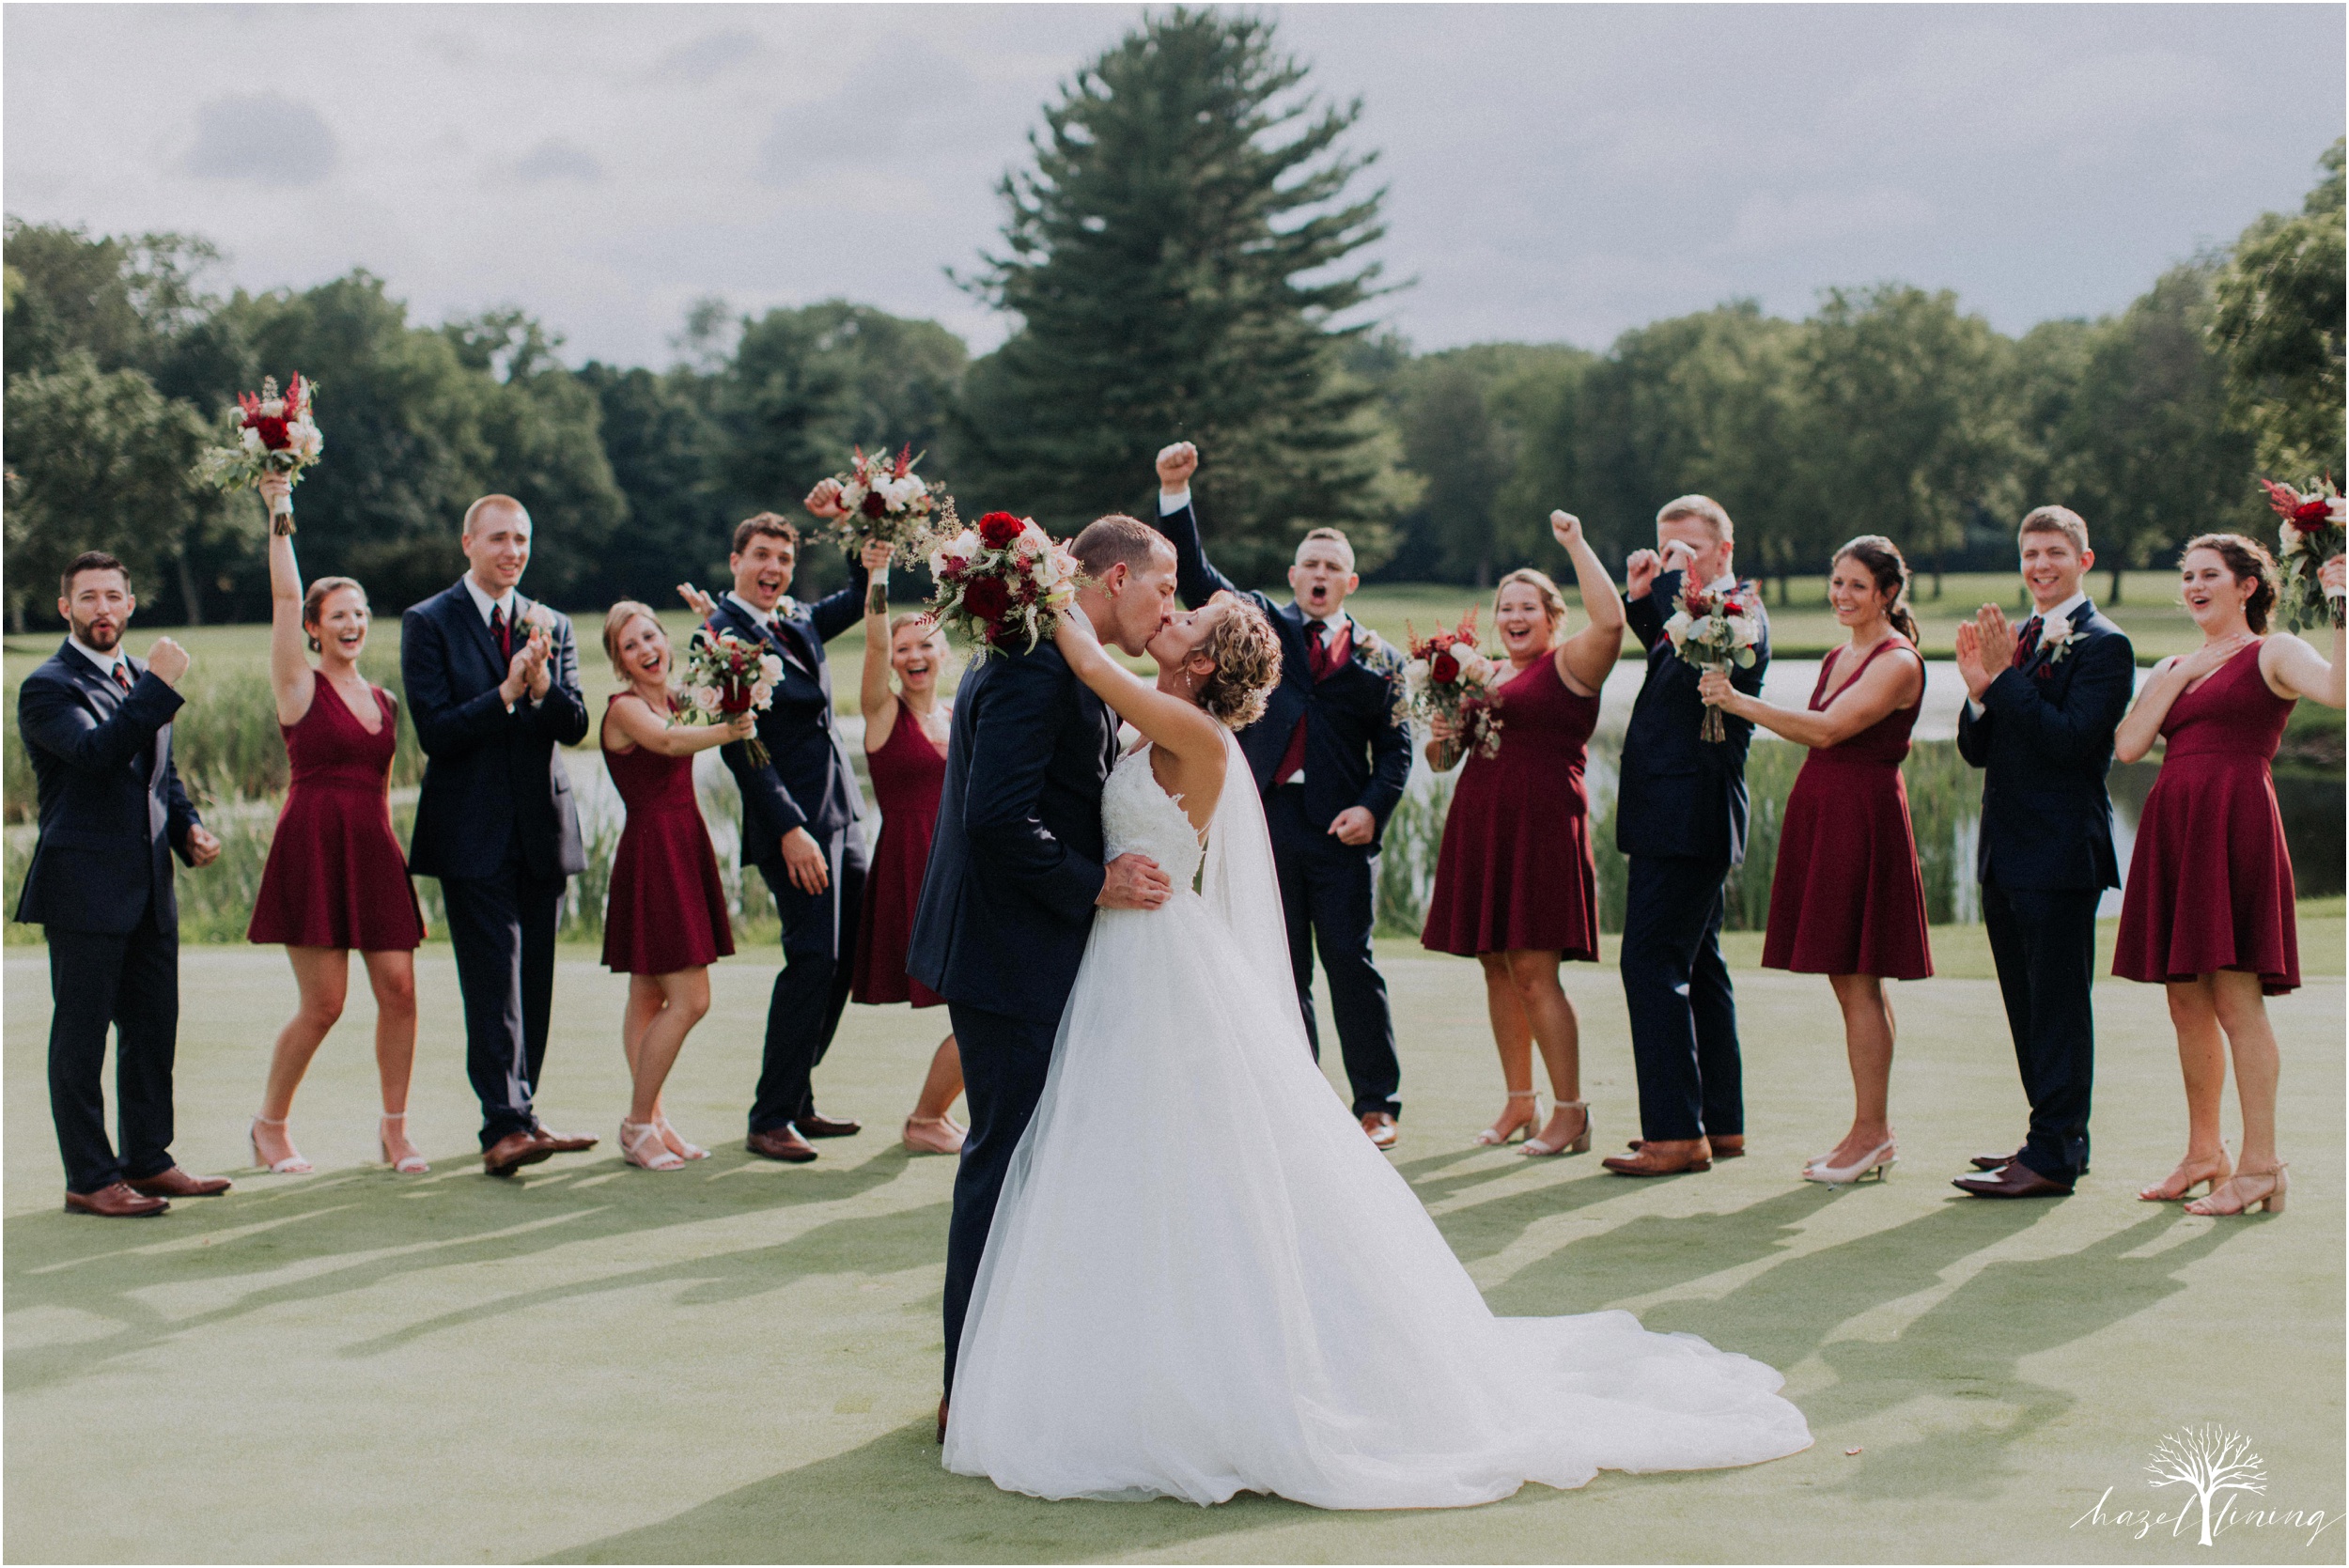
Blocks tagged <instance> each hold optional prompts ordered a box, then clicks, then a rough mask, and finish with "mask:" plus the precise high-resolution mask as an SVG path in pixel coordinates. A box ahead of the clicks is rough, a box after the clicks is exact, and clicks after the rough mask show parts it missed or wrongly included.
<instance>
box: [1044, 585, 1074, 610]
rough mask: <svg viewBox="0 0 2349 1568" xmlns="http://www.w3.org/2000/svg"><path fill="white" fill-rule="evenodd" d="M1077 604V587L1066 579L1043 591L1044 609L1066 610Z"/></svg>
mask: <svg viewBox="0 0 2349 1568" xmlns="http://www.w3.org/2000/svg"><path fill="white" fill-rule="evenodd" d="M1076 602H1077V585H1076V584H1075V583H1074V582H1069V581H1068V580H1067V579H1066V578H1063V579H1061V580H1060V581H1059V582H1055V583H1053V584H1052V585H1051V586H1050V587H1049V588H1047V589H1045V590H1044V608H1045V609H1047V610H1051V611H1061V610H1066V609H1067V608H1068V607H1069V606H1070V605H1072V604H1074V603H1076Z"/></svg>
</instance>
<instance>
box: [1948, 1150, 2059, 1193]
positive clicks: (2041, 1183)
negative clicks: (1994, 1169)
mask: <svg viewBox="0 0 2349 1568" xmlns="http://www.w3.org/2000/svg"><path fill="white" fill-rule="evenodd" d="M1950 1185H1951V1186H1952V1187H1953V1188H1957V1189H1958V1190H1959V1191H1960V1192H1965V1193H1970V1194H1971V1195H1973V1196H1974V1197H1976V1198H2069V1197H2070V1196H2071V1195H2072V1184H2071V1183H2070V1182H2051V1181H2049V1180H2048V1179H2047V1178H2046V1177H2045V1176H2043V1175H2041V1174H2040V1173H2039V1172H2036V1171H2034V1170H2032V1169H2031V1168H2030V1166H2028V1165H2026V1164H2024V1163H2023V1162H2022V1161H2021V1160H2019V1159H2018V1160H2015V1161H2014V1162H2012V1163H2011V1164H2009V1165H2006V1166H2004V1167H2002V1168H2001V1169H2000V1170H1999V1172H1998V1173H1997V1174H1996V1175H1991V1176H1960V1177H1958V1178H1957V1179H1956V1180H1955V1181H1953V1182H1952V1183H1950Z"/></svg>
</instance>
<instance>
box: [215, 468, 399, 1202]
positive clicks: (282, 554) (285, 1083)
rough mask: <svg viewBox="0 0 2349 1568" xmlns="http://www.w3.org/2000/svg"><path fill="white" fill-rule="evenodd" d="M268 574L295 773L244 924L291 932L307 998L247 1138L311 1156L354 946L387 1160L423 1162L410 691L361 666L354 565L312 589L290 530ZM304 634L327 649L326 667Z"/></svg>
mask: <svg viewBox="0 0 2349 1568" xmlns="http://www.w3.org/2000/svg"><path fill="white" fill-rule="evenodd" d="M260 489H261V494H262V496H263V498H264V504H265V505H266V504H267V503H268V501H269V500H271V499H273V498H277V497H282V496H286V495H288V494H289V493H290V492H291V489H292V482H291V481H290V480H288V479H287V478H286V477H285V476H283V475H282V474H272V475H271V476H270V477H268V478H266V479H264V480H262V481H261V486H260ZM269 587H270V640H269V680H270V691H271V692H272V695H274V696H275V697H276V699H277V722H278V725H279V727H280V728H281V729H282V730H283V731H284V733H285V737H286V754H287V757H288V760H289V761H290V762H291V763H292V779H291V781H290V783H289V784H288V789H287V792H286V804H285V807H284V809H283V810H281V811H280V812H279V813H278V815H277V831H276V832H275V834H274V835H273V836H272V838H271V840H270V846H269V861H268V863H267V864H266V865H264V866H263V867H262V870H261V886H260V890H259V892H258V893H256V894H255V895H254V900H253V922H252V924H251V925H249V926H248V927H247V928H246V930H245V939H246V940H247V941H255V942H271V943H278V942H282V943H284V944H285V948H286V956H287V958H288V960H290V961H291V963H292V964H293V971H294V985H295V986H296V987H297V988H298V989H299V990H300V992H301V998H302V1000H301V1002H300V1004H299V1005H298V1006H297V1007H296V1009H295V1011H294V1016H293V1017H292V1019H291V1020H290V1021H289V1022H288V1024H287V1025H286V1027H285V1028H284V1029H282V1030H280V1031H279V1032H278V1034H277V1046H276V1048H275V1050H273V1051H272V1053H271V1056H270V1063H269V1081H268V1083H267V1085H266V1086H265V1087H264V1088H263V1089H262V1091H261V1110H260V1113H259V1114H258V1115H257V1116H255V1117H254V1118H253V1123H252V1126H250V1127H248V1128H247V1129H246V1137H247V1139H248V1140H249V1141H250V1142H251V1144H252V1147H253V1162H254V1163H255V1164H256V1165H259V1166H263V1167H266V1168H267V1169H268V1170H270V1171H271V1172H275V1173H277V1174H280V1175H291V1174H297V1173H299V1172H305V1171H308V1170H310V1169H311V1165H310V1162H309V1161H308V1160H306V1159H304V1158H303V1157H302V1153H301V1151H300V1150H298V1149H296V1148H295V1147H294V1145H293V1139H292V1137H291V1135H290V1134H288V1132H287V1130H286V1118H287V1116H288V1113H289V1112H290V1111H291V1110H292V1109H293V1097H294V1091H295V1090H296V1089H298V1088H300V1087H301V1085H302V1075H303V1073H304V1072H306V1071H308V1070H309V1066H310V1058H311V1057H312V1056H314V1055H316V1054H317V1052H318V1048H319V1045H321V1044H322V1043H323V1042H324V1041H325V1039H326V1032H327V1031H328V1030H330V1029H333V1028H334V1021H335V1020H336V1019H337V1018H339V1017H342V1012H343V998H344V996H345V994H346V993H347V992H348V991H349V989H350V950H351V949H352V948H354V947H355V948H357V949H358V950H359V956H360V960H361V961H362V962H363V963H365V964H366V967H367V983H368V985H369V986H372V987H373V989H374V991H375V1065H376V1072H377V1074H378V1075H379V1077H380V1078H381V1082H382V1092H383V1117H382V1120H381V1123H379V1124H378V1126H377V1137H376V1142H377V1147H378V1150H379V1152H380V1153H381V1155H382V1157H383V1162H384V1163H385V1164H387V1165H389V1166H391V1167H392V1169H394V1170H395V1171H399V1172H406V1173H410V1174H413V1173H416V1172H423V1171H427V1170H429V1169H430V1167H429V1166H428V1165H426V1164H425V1161H424V1157H423V1156H422V1155H420V1154H418V1153H417V1152H416V1146H415V1145H414V1144H413V1143H412V1142H411V1141H409V1139H408V1079H409V1072H410V1069H411V1067H412V1065H413V1064H414V1062H415V1055H416V962H415V959H416V946H417V944H418V943H419V942H421V941H423V940H424V916H423V913H422V912H421V911H420V910H419V909H418V908H417V907H416V890H415V888H414V887H413V886H412V884H411V883H410V882H409V880H408V862H407V859H406V857H404V856H403V855H401V854H400V852H399V840H398V839H397V838H396V837H394V836H393V834H392V812H391V802H390V797H389V794H388V791H389V789H390V787H391V775H392V753H393V752H394V751H395V750H396V749H397V746H398V742H399V722H398V721H399V710H398V706H397V704H396V703H395V702H394V701H393V699H392V694H391V693H390V692H388V691H384V690H383V689H382V688H381V687H380V686H376V685H374V684H372V683H370V682H369V681H368V680H367V678H366V676H365V675H361V674H360V673H359V655H360V653H361V652H362V651H363V650H364V649H365V648H366V645H367V594H366V589H364V588H362V587H360V586H359V584H358V583H356V582H352V581H351V580H350V578H348V577H322V578H320V579H319V580H318V581H317V582H313V583H312V584H310V590H309V592H308V593H307V594H304V593H303V590H302V570H301V568H300V567H298V566H296V565H295V563H294V548H293V538H292V536H290V535H274V536H272V538H271V539H270V542H269ZM304 644H307V645H308V646H309V647H310V648H311V649H314V650H316V651H317V653H318V656H319V662H318V664H317V665H316V666H315V667H313V666H312V664H311V663H310V660H309V659H308V658H307V657H306V656H305V655H304V653H303V646H304Z"/></svg>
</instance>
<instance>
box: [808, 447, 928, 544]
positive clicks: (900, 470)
mask: <svg viewBox="0 0 2349 1568" xmlns="http://www.w3.org/2000/svg"><path fill="white" fill-rule="evenodd" d="M851 452H852V455H853V457H854V459H855V460H854V461H853V462H852V463H851V464H850V465H849V468H848V473H846V474H833V475H832V483H834V484H836V485H838V486H839V487H840V505H841V508H842V510H841V513H840V515H839V516H837V517H835V518H833V519H832V532H833V534H834V535H835V536H838V538H839V540H840V543H841V544H842V545H843V546H844V547H845V548H847V549H848V550H851V551H853V550H856V549H858V548H859V547H861V546H863V544H865V543H866V542H867V541H869V540H874V539H878V540H879V541H880V542H881V543H883V544H892V545H895V546H896V547H897V548H898V549H900V550H904V549H907V548H909V547H910V546H912V545H913V544H915V543H916V542H917V541H919V540H920V539H921V538H922V536H924V535H925V534H928V533H932V532H937V533H952V532H954V531H955V523H956V519H955V515H954V506H955V503H954V498H953V497H952V496H949V495H948V494H947V493H946V487H945V486H944V485H942V484H932V483H931V482H930V481H928V480H926V479H924V478H923V477H922V476H921V475H920V474H916V473H914V472H913V465H914V464H916V463H918V462H920V461H921V460H922V456H917V455H916V454H915V453H914V450H913V447H912V446H911V444H910V443H909V444H908V445H906V446H904V447H902V448H900V449H899V451H898V453H897V456H896V457H895V458H890V457H889V456H888V455H886V454H879V455H876V456H874V457H870V458H868V457H866V456H865V455H864V448H863V447H862V446H859V447H854V448H852V449H851ZM923 456H926V454H924V455H923ZM941 507H942V508H943V515H942V516H935V517H934V516H933V514H934V513H938V512H939V511H940V509H941Z"/></svg>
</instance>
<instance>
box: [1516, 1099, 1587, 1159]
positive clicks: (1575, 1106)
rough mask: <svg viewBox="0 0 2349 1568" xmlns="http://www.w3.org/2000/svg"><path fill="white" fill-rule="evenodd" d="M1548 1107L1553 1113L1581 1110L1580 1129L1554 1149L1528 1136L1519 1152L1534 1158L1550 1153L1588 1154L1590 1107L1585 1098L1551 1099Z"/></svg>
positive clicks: (1546, 1155)
mask: <svg viewBox="0 0 2349 1568" xmlns="http://www.w3.org/2000/svg"><path fill="white" fill-rule="evenodd" d="M1549 1109H1550V1112H1551V1113H1552V1114H1553V1115H1554V1114H1556V1113H1557V1112H1559V1111H1561V1110H1579V1111H1580V1112H1582V1127H1581V1130H1580V1131H1579V1132H1577V1133H1576V1134H1575V1135H1574V1137H1573V1138H1572V1139H1571V1140H1569V1141H1566V1142H1563V1143H1561V1144H1559V1145H1558V1146H1557V1147H1556V1148H1554V1149H1553V1148H1551V1147H1550V1146H1549V1145H1548V1144H1547V1143H1545V1142H1543V1141H1541V1140H1540V1139H1538V1138H1528V1139H1527V1140H1526V1141H1525V1147H1524V1148H1523V1149H1522V1150H1520V1151H1519V1153H1521V1154H1528V1155H1532V1156H1533V1157H1535V1158H1536V1159H1539V1158H1543V1157H1548V1156H1550V1155H1587V1154H1589V1153H1590V1152H1591V1107H1590V1104H1589V1102H1588V1101H1585V1100H1552V1101H1551V1102H1550V1106H1549Z"/></svg>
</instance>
